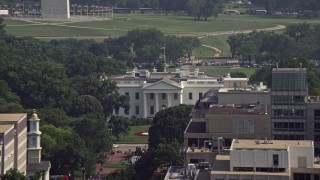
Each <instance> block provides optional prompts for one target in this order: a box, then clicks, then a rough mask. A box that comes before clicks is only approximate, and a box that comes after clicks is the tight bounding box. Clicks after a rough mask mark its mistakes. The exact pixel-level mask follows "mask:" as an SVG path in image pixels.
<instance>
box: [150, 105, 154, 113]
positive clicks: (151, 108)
mask: <svg viewBox="0 0 320 180" xmlns="http://www.w3.org/2000/svg"><path fill="white" fill-rule="evenodd" d="M150 114H154V107H153V106H150Z"/></svg>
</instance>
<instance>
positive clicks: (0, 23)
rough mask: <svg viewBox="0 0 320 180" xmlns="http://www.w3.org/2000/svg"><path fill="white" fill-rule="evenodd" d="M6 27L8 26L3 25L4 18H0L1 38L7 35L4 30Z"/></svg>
mask: <svg viewBox="0 0 320 180" xmlns="http://www.w3.org/2000/svg"><path fill="white" fill-rule="evenodd" d="M5 26H6V25H5V24H3V18H1V17H0V38H1V37H2V36H4V35H5V33H6V31H5V30H4V27H5Z"/></svg>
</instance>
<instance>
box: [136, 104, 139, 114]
mask: <svg viewBox="0 0 320 180" xmlns="http://www.w3.org/2000/svg"><path fill="white" fill-rule="evenodd" d="M139 111H140V110H139V106H136V115H139Z"/></svg>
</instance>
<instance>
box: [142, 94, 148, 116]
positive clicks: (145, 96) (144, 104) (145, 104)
mask: <svg viewBox="0 0 320 180" xmlns="http://www.w3.org/2000/svg"><path fill="white" fill-rule="evenodd" d="M143 110H144V111H143V117H144V118H147V117H148V113H147V112H148V105H147V93H143Z"/></svg>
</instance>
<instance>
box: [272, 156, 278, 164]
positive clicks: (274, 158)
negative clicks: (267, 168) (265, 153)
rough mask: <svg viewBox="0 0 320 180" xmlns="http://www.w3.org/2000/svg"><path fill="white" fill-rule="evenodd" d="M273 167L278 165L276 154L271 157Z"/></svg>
mask: <svg viewBox="0 0 320 180" xmlns="http://www.w3.org/2000/svg"><path fill="white" fill-rule="evenodd" d="M273 165H275V166H278V165H279V155H278V154H274V155H273Z"/></svg>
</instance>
